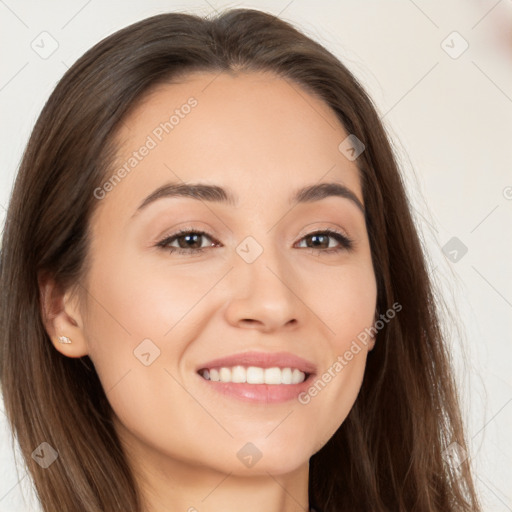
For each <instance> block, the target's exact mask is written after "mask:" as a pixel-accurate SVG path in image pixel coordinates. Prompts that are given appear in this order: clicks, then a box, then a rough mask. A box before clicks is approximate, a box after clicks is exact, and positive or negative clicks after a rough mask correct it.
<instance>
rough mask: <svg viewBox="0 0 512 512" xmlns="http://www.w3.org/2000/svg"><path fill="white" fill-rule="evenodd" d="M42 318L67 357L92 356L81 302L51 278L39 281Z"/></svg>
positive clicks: (58, 347)
mask: <svg viewBox="0 0 512 512" xmlns="http://www.w3.org/2000/svg"><path fill="white" fill-rule="evenodd" d="M39 292H40V303H41V317H42V321H43V325H44V327H45V330H46V332H47V333H48V336H49V337H50V340H51V342H52V344H53V346H54V347H55V349H56V350H57V351H58V352H60V353H61V354H62V355H65V356H67V357H83V356H85V355H87V354H88V353H89V351H88V346H87V342H86V340H85V337H84V331H83V324H82V318H81V314H80V310H79V307H78V301H77V300H76V298H75V297H74V296H73V295H72V293H71V292H70V291H67V292H64V290H62V288H61V287H59V285H58V284H57V283H56V282H55V280H54V279H53V278H51V277H44V276H41V277H40V278H39Z"/></svg>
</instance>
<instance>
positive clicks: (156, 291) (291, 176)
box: [0, 9, 479, 512]
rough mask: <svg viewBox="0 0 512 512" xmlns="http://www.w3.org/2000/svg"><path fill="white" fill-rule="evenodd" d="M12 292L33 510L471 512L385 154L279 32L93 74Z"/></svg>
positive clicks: (48, 118)
mask: <svg viewBox="0 0 512 512" xmlns="http://www.w3.org/2000/svg"><path fill="white" fill-rule="evenodd" d="M0 284H1V289H2V313H1V314H2V317H1V318H2V360H1V368H2V373H1V378H2V388H3V394H4V400H5V407H6V414H7V416H8V418H9V420H10V422H11V427H12V430H13V432H14V433H15V434H16V436H17V439H18V442H19V444H20V446H21V449H22V451H23V454H24V457H25V461H26V463H27V465H28V469H29V471H30V473H31V476H32V478H33V480H34V483H35V486H36V490H37V493H38V496H39V499H40V501H41V504H42V506H43V508H44V510H45V511H54V510H66V511H73V512H75V511H84V512H85V511H91V512H92V511H95V512H96V511H99V510H101V511H123V512H126V511H143V512H149V511H151V512H155V511H163V510H165V511H169V510H173V511H174V510H189V511H193V510H198V511H200V512H203V511H213V510H224V511H228V510H232V511H234V510H244V511H261V510H264V511H266V512H268V511H270V512H273V511H275V512H277V511H285V512H290V511H292V510H293V511H295V510H308V509H311V510H316V511H324V512H328V511H336V512H338V511H353V510H368V511H370V510H371V511H373V512H375V511H392V512H396V511H408V512H410V511H413V510H414V511H418V512H419V511H425V512H426V511H429V512H431V511H443V512H447V511H463V510H468V511H469V510H471V511H475V510H477V511H478V510H479V505H478V500H477V497H476V495H475V491H474V488H473V483H472V478H471V474H470V468H469V463H468V460H467V457H465V454H466V444H465V441H464V434H463V427H462V422H461V418H460V413H459V406H458V403H457V397H456V392H455V388H454V383H453V381H452V377H451V375H452V374H451V371H450V368H449V365H448V358H447V354H446V349H445V345H444V341H443V338H442V334H441V329H440V327H439V322H438V317H437V308H436V303H435V300H434V296H433V292H432V289H431V284H430V282H429V277H428V274H427V272H426V267H425V262H424V256H423V254H422V250H421V246H420V242H419V239H418V236H417V233H416V229H415V227H414V224H413V222H412V220H411V215H410V211H409V206H408V203H407V198H406V195H405V192H404V187H403V184H402V180H401V178H400V174H399V171H398V168H397V164H396V162H395V160H394V157H393V154H392V150H391V147H390V143H389V141H388V139H387V136H386V134H385V132H384V129H383V127H382V124H381V122H380V120H379V118H378V116H377V114H376V111H375V109H374V107H373V105H372V103H371V100H370V99H369V98H368V96H367V95H366V93H365V92H364V91H363V89H362V87H361V86H360V85H359V84H358V82H357V81H356V80H355V78H354V77H353V76H352V75H351V74H350V72H349V71H348V70H347V69H346V68H345V67H344V66H343V65H342V64H341V63H340V62H339V61H338V60H337V59H336V58H335V57H334V56H333V55H332V54H330V53H329V52H328V51H327V50H325V49H324V48H323V47H321V46H320V45H319V44H317V43H315V42H314V41H312V40H310V39H309V38H307V37H306V36H304V35H303V34H301V33H300V32H298V31H297V30H296V29H294V28H293V27H292V26H290V25H289V24H287V23H285V22H284V21H281V20H279V19H277V18H275V17H273V16H271V15H269V14H265V13H263V12H259V11H254V10H244V9H238V10H231V11H227V12H225V13H223V14H221V15H219V16H218V17H217V18H215V19H212V20H206V19H202V18H199V17H195V16H191V15H186V14H162V15H158V16H154V17H152V18H149V19H146V20H143V21H141V22H139V23H136V24H134V25H131V26H129V27H127V28H125V29H123V30H121V31H119V32H117V33H115V34H113V35H111V36H110V37H108V38H106V39H105V40H103V41H101V42H100V43H99V44H97V45H96V46H95V47H93V48H92V49H91V50H89V51H88V52H87V53H86V54H85V55H84V56H83V57H82V58H81V59H79V60H78V61H77V62H76V63H75V64H74V65H73V66H72V67H71V68H70V70H69V71H68V72H67V73H66V74H65V76H64V77H63V78H62V80H61V81H60V83H59V84H58V85H57V87H56V89H55V91H54V92H53V93H52V95H51V97H50V99H49V101H48V103H47V104H46V106H45V107H44V109H43V112H42V113H41V115H40V117H39V119H38V121H37V124H36V126H35V128H34V131H33V134H32V136H31V138H30V141H29V144H28V147H27V149H26V152H25V155H24V157H23V161H22V164H21V168H20V171H19V174H18V177H17V179H16V183H15V188H14V191H13V195H12V198H11V202H10V207H9V211H8V216H7V222H6V228H5V233H4V237H3V245H2V257H1V282H0ZM20 327H21V328H20Z"/></svg>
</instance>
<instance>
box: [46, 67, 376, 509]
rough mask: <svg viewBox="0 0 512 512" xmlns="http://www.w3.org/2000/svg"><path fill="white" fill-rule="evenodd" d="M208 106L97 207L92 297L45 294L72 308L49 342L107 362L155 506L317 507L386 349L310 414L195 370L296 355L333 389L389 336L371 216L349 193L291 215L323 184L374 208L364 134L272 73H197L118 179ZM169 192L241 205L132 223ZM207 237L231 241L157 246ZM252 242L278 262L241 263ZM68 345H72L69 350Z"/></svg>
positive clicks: (138, 124) (179, 206)
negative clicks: (231, 389)
mask: <svg viewBox="0 0 512 512" xmlns="http://www.w3.org/2000/svg"><path fill="white" fill-rule="evenodd" d="M191 96H193V97H194V98H196V99H197V101H198V104H197V106H196V107H194V108H193V109H192V110H191V112H190V114H188V115H187V116H185V117H184V118H183V119H180V122H179V125H177V126H175V128H174V129H173V131H172V132H171V133H169V134H166V135H165V136H164V138H163V139H162V141H161V142H159V143H158V145H157V147H156V148H154V149H152V150H151V151H150V152H149V154H148V155H147V156H146V157H145V158H143V159H142V160H141V161H140V162H139V163H138V164H137V166H136V168H134V169H133V170H132V171H131V172H130V173H129V174H128V175H127V176H126V177H125V178H124V179H123V180H122V181H121V183H119V184H118V185H117V186H115V187H114V188H113V190H112V191H111V192H109V193H108V194H107V195H106V197H104V198H103V199H101V200H99V201H98V208H97V209H96V211H95V212H94V215H93V217H92V218H91V227H92V234H93V238H92V244H91V256H92V268H91V272H90V273H89V274H88V275H87V276H86V279H85V280H84V281H83V282H82V283H81V285H82V287H83V288H84V289H86V290H87V292H88V293H87V295H86V300H85V301H84V302H79V301H78V300H77V298H76V296H74V295H73V294H72V293H71V291H68V292H67V293H64V294H63V295H59V294H58V293H56V290H55V289H54V288H53V289H52V284H51V282H50V283H48V284H47V285H46V286H47V288H46V293H48V294H50V295H51V294H53V295H52V296H55V297H56V300H55V307H56V312H55V314H54V315H53V317H52V318H51V319H50V320H48V323H47V329H48V332H49V334H50V336H51V337H52V341H53V343H54V346H55V348H56V349H57V350H59V351H60V352H61V353H63V354H64V355H66V356H69V357H81V356H83V355H89V357H90V358H91V360H92V361H93V363H94V365H95V368H96V370H97V372H98V375H99V377H100V380H101V382H102V385H103V387H104V389H105V391H106V393H107V397H108V399H109V402H110V404H111V405H112V408H113V410H114V412H115V425H116V430H117V432H118V434H119V436H120V439H121V441H122V443H123V445H124V447H125V450H126V452H127V455H128V458H129V462H130V464H131V466H132V468H133V470H134V472H135V475H136V478H137V481H138V483H139V485H140V486H141V488H142V489H143V494H144V498H145V500H146V505H145V510H147V511H151V512H163V511H164V510H165V511H166V512H168V511H169V510H172V511H185V510H188V511H193V510H198V511H199V512H212V511H218V510H223V511H225V512H230V511H231V512H235V511H239V510H242V509H243V510H245V511H246V512H256V511H258V512H260V511H261V510H265V511H268V512H292V511H293V512H295V511H304V510H307V509H308V476H309V465H308V462H309V458H310V457H311V456H312V455H313V454H314V453H316V452H317V451H318V450H319V449H320V448H321V447H322V446H324V444H325V443H326V442H327V441H328V440H329V438H330V437H331V436H332V435H333V434H334V433H335V431H336V430H337V429H338V427H339V426H340V425H341V423H342V422H343V421H344V419H345V418H346V416H347V414H348V413H349V411H350V409H351V407H352V406H353V404H354V401H355V399H356V397H357V394H358V392H359V389H360V386H361V382H362V378H363V374H364V369H365V364H366V355H367V352H368V350H371V348H372V347H373V341H371V342H370V343H369V344H368V346H367V347H365V346H364V345H363V346H362V348H363V349H362V350H361V351H360V352H359V353H358V354H357V355H356V356H354V358H353V359H352V360H351V361H350V362H349V363H348V364H347V365H346V367H344V368H343V370H342V371H341V372H339V373H338V374H337V375H336V377H335V378H333V379H332V380H331V382H329V384H328V385H327V386H325V388H324V389H323V390H322V391H321V392H320V393H318V395H317V396H316V397H314V398H313V399H311V401H310V402H309V403H308V404H307V405H303V404H301V403H299V402H298V401H297V400H291V401H289V402H286V403H281V404H262V403H259V404H255V403H248V402H243V401H241V400H238V399H235V398H232V397H225V396H223V395H220V394H219V393H217V392H215V391H213V390H212V389H211V384H207V383H205V381H203V380H202V378H201V377H200V376H198V375H197V373H196V371H195V369H196V367H197V365H198V364H199V363H202V362H206V361H209V360H211V359H214V358H217V357H221V356H226V355H230V354H233V353H239V352H244V351H249V350H255V351H263V352H280V351H287V352H292V353H294V354H297V355H299V356H301V357H303V358H305V359H307V360H310V361H312V362H314V363H315V364H316V365H317V368H318V372H317V374H318V375H321V374H322V373H323V372H325V371H327V369H328V368H330V367H332V365H333V364H334V362H335V361H336V359H337V357H338V355H340V354H343V353H345V351H346V350H347V349H348V348H349V347H350V344H351V342H352V341H353V340H354V339H355V338H356V336H357V335H358V334H359V333H361V332H362V331H363V330H364V329H365V328H366V327H370V326H371V325H372V323H373V319H374V314H375V306H376V298H377V289H376V282H375V275H374V270H373V266H372V261H371V255H370V246H369V240H368V234H367V231H366V226H365V222H364V216H363V214H362V212H361V211H360V210H359V209H358V208H357V206H356V205H355V204H354V203H353V202H351V201H350V200H348V199H345V198H340V197H328V198H325V199H322V200H320V201H317V202H311V203H304V204H299V205H297V206H295V207H293V208H291V207H290V206H289V204H288V197H289V195H290V194H291V192H292V191H294V190H296V189H298V188H299V187H302V186H306V185H312V184H315V183H319V182H320V183H321V182H338V183H341V184H343V185H345V186H346V187H348V188H349V189H350V190H352V191H353V193H354V194H355V195H356V196H357V197H358V198H359V200H360V201H361V203H363V197H362V190H361V183H360V179H359V173H358V169H357V166H356V162H352V161H349V160H348V159H347V158H345V156H344V155H343V154H342V153H341V152H340V151H339V150H338V145H339V144H340V142H341V141H343V140H344V139H345V138H346V137H347V135H348V133H347V132H346V131H345V130H344V128H343V126H342V125H341V124H340V122H339V121H338V120H337V118H336V116H335V114H334V112H333V111H331V110H330V108H329V107H328V106H327V105H326V104H324V103H323V102H322V101H321V100H319V99H318V98H316V97H314V96H312V95H310V94H308V93H306V92H305V91H304V90H302V89H301V88H300V87H299V86H297V85H294V86H293V87H291V84H290V83H288V82H287V81H285V80H283V79H281V78H278V77H276V76H274V75H271V74H268V73H261V72H258V73H254V72H252V73H240V74H236V75H228V74H225V73H223V74H221V75H218V76H216V75H215V74H210V73H198V72H196V73H194V74H193V75H189V76H188V77H186V78H185V79H182V80H181V81H180V82H179V83H174V84H166V85H163V86H159V87H158V88H157V89H156V90H154V91H153V93H152V94H150V95H149V96H147V97H146V98H145V99H144V101H143V102H141V103H140V104H139V105H138V106H137V107H136V109H135V110H134V111H133V112H132V113H131V114H130V115H129V117H127V118H126V119H125V122H124V123H123V125H122V127H121V129H120V131H119V133H118V136H117V140H118V144H119V154H118V156H119V159H118V165H119V166H120V165H122V164H123V163H124V162H126V161H127V159H128V158H129V157H130V156H131V154H132V153H133V151H136V150H137V149H138V148H140V146H141V145H142V144H144V142H145V141H146V139H147V137H148V135H149V134H151V133H152V131H153V130H154V129H155V127H156V126H158V125H159V124H160V123H161V122H162V121H164V120H167V119H168V118H169V116H170V115H171V114H172V112H173V111H174V109H176V108H179V107H180V105H182V104H184V103H186V102H187V99H188V98H190V97H191ZM116 168H117V167H116ZM116 168H114V169H113V171H115V169H116ZM169 181H184V182H202V183H209V184H217V185H220V186H223V187H225V188H229V189H231V190H232V191H233V193H234V194H236V195H237V196H238V198H239V206H238V207H237V208H235V207H233V206H230V205H227V204H221V203H214V202H206V201H198V200H196V199H193V198H163V199H159V200H157V201H156V202H154V203H152V204H150V205H148V206H147V207H146V208H144V209H143V210H141V211H140V212H139V213H138V214H136V215H135V216H134V217H132V216H133V215H134V212H135V211H136V209H137V207H138V206H139V205H140V203H141V202H142V201H143V200H144V198H145V197H146V196H148V195H149V194H150V193H151V192H153V191H154V190H155V189H156V188H158V187H159V186H161V185H163V184H164V183H167V182H169ZM190 227H193V228H194V229H197V230H201V231H206V232H207V233H209V234H211V235H212V237H213V239H209V238H208V237H206V236H205V237H203V238H202V239H200V240H199V241H198V244H197V246H202V247H208V246H210V245H211V244H212V243H216V242H218V243H219V245H218V246H213V247H210V248H208V249H206V250H205V251H203V252H202V253H200V254H196V255H193V253H192V251H190V255H182V254H172V253H169V251H168V250H167V249H165V248H158V247H155V245H156V244H157V243H158V241H160V240H161V239H163V238H164V237H165V236H166V235H167V236H169V235H172V234H174V233H175V232H176V231H177V230H178V229H180V228H190ZM326 228H334V229H338V230H341V231H342V232H343V233H345V234H346V235H348V236H349V238H351V239H352V240H353V241H354V245H353V249H352V250H350V251H349V250H346V249H343V248H342V249H341V251H339V252H337V253H331V254H327V253H325V252H322V251H325V248H322V247H326V246H327V243H325V245H322V246H320V248H316V247H315V245H314V244H313V243H312V241H311V237H307V235H308V234H310V233H312V232H315V231H316V230H320V229H326ZM247 236H251V237H253V238H254V239H255V240H256V241H257V242H258V244H259V245H260V246H261V247H262V249H263V252H262V254H261V255H260V256H259V257H258V258H257V259H256V260H255V261H254V262H253V263H251V264H249V263H247V262H246V261H244V259H242V258H241V257H240V256H239V254H238V253H237V252H236V247H237V246H238V244H240V242H242V241H243V240H244V239H245V238H246V237H247ZM327 240H329V242H328V243H329V246H330V247H338V246H340V244H339V242H337V241H336V240H335V239H332V238H329V239H327ZM171 245H173V246H174V247H180V245H179V242H178V241H174V242H173V243H172V244H171ZM181 246H182V247H185V244H184V242H183V239H182V244H181ZM308 247H309V248H308ZM62 334H65V335H66V336H69V337H70V338H71V339H72V341H73V342H72V344H68V345H62V344H60V343H58V342H57V337H58V336H59V335H62ZM144 339H150V340H152V342H153V343H154V344H155V345H156V346H157V347H158V348H159V350H160V356H159V357H158V358H156V359H155V360H154V361H153V362H152V363H151V364H150V365H149V366H145V365H144V364H142V363H141V362H140V361H139V360H138V359H137V358H136V357H134V350H135V349H136V348H137V346H139V344H140V343H141V342H142V340H144ZM151 350H153V349H151ZM248 442H250V443H253V444H254V445H255V446H256V447H257V448H258V449H259V451H260V452H261V454H262V457H261V459H260V460H259V461H258V462H257V463H256V464H255V465H254V466H252V467H250V468H249V467H246V466H245V465H244V464H243V463H242V462H241V461H240V459H239V458H238V457H237V452H238V451H239V450H240V449H241V448H242V447H243V446H244V445H246V443H248ZM171 504H172V505H171Z"/></svg>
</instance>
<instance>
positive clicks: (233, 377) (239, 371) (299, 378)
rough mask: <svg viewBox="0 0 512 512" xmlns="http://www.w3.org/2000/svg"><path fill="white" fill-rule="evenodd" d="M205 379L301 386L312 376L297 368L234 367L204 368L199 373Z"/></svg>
mask: <svg viewBox="0 0 512 512" xmlns="http://www.w3.org/2000/svg"><path fill="white" fill-rule="evenodd" d="M197 373H198V374H199V375H200V376H201V377H203V379H205V380H209V381H212V382H224V383H233V384H269V385H275V386H277V385H293V384H301V383H302V382H304V381H305V380H307V379H308V377H309V376H310V375H311V374H310V373H305V372H302V371H300V370H299V369H297V368H292V367H287V368H279V367H272V368H261V367H258V366H232V367H224V366H223V367H219V368H202V369H201V370H199V371H198V372H197Z"/></svg>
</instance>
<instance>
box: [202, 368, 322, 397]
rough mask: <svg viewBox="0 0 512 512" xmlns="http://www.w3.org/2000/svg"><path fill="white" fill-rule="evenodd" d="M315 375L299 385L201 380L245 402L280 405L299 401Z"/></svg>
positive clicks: (224, 393)
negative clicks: (299, 396)
mask: <svg viewBox="0 0 512 512" xmlns="http://www.w3.org/2000/svg"><path fill="white" fill-rule="evenodd" d="M312 377H313V375H312V374H311V375H309V377H308V378H307V379H306V380H305V381H304V382H301V383H299V384H247V383H235V382H220V381H212V380H206V379H205V378H203V377H201V375H199V378H200V379H201V380H202V381H203V382H204V383H206V384H208V385H209V386H210V387H212V388H213V389H215V390H216V391H218V392H219V393H222V394H223V395H227V396H232V397H234V398H237V399H239V400H242V401H244V402H253V403H265V404H278V403H284V402H289V401H290V400H295V399H297V397H298V395H299V394H300V393H301V392H303V391H305V390H306V389H307V388H308V387H309V386H310V385H311V381H312Z"/></svg>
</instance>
